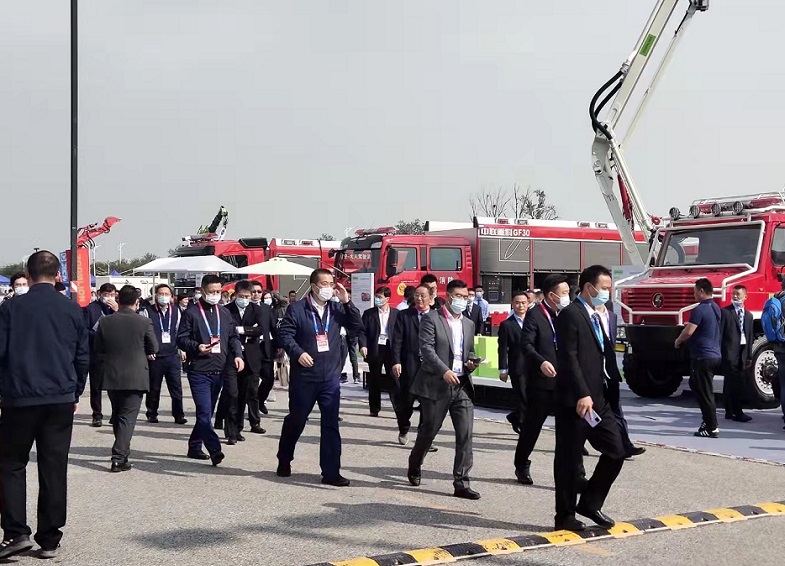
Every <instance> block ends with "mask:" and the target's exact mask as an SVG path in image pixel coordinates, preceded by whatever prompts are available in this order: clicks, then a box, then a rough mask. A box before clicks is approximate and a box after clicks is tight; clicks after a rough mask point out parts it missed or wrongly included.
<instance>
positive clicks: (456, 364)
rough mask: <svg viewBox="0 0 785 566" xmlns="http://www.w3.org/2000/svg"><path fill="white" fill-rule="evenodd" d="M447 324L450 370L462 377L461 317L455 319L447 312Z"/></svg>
mask: <svg viewBox="0 0 785 566" xmlns="http://www.w3.org/2000/svg"><path fill="white" fill-rule="evenodd" d="M447 322H448V323H449V324H450V330H451V331H452V354H453V363H452V365H453V367H452V368H451V369H452V370H453V371H454V372H455V374H456V375H463V315H460V316H458V317H457V318H456V317H455V316H453V315H452V314H451V313H449V312H448V313H447Z"/></svg>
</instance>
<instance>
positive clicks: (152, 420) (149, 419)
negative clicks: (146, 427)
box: [147, 417, 158, 424]
mask: <svg viewBox="0 0 785 566" xmlns="http://www.w3.org/2000/svg"><path fill="white" fill-rule="evenodd" d="M147 422H148V423H150V424H158V417H147Z"/></svg>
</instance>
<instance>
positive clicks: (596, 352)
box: [553, 265, 626, 531]
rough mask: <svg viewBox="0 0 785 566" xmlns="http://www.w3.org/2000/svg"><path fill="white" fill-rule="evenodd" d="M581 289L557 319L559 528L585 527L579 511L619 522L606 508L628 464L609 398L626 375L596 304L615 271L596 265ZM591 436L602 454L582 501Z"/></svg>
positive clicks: (604, 522)
mask: <svg viewBox="0 0 785 566" xmlns="http://www.w3.org/2000/svg"><path fill="white" fill-rule="evenodd" d="M579 286H580V289H581V292H580V295H578V298H577V299H576V300H575V302H573V303H572V304H571V305H570V306H568V307H567V308H565V309H564V310H562V311H561V313H560V314H559V316H558V317H557V318H556V321H555V329H556V347H557V360H558V371H557V372H556V390H555V393H556V404H557V406H556V411H555V412H556V457H555V458H554V463H553V468H554V479H555V483H556V518H555V523H556V529H557V530H561V529H564V530H571V531H580V530H583V529H584V528H585V525H584V524H583V522H581V521H579V520H578V519H576V518H575V514H576V513H578V514H580V515H582V516H584V517H587V518H589V519H591V520H592V521H594V522H595V523H597V524H598V525H600V526H601V527H603V528H606V529H607V528H611V527H613V526H614V524H615V522H614V521H613V519H611V518H610V517H608V516H607V515H605V513H603V512H602V506H603V504H604V503H605V499H606V497H607V496H608V492H609V491H610V488H611V486H612V485H613V482H614V481H615V480H616V477H617V476H618V475H619V472H620V471H621V468H622V465H623V464H624V457H625V456H626V454H625V452H624V447H623V446H622V441H621V433H620V432H619V426H618V424H617V422H616V416H615V415H614V414H613V411H612V410H611V407H610V403H609V400H608V398H607V387H608V383H609V382H611V381H612V380H614V379H617V380H620V376H619V368H618V366H617V365H616V353H615V351H614V349H613V345H612V344H611V341H610V339H609V338H608V336H607V335H606V333H605V332H604V331H603V328H602V322H601V321H600V317H599V314H597V312H596V310H595V309H596V307H598V306H601V305H604V304H605V303H607V302H608V300H609V299H610V289H611V273H610V271H608V269H607V268H605V267H602V266H600V265H593V266H591V267H588V268H586V269H585V270H584V271H583V272H582V273H581V276H580V280H579ZM586 440H588V441H589V442H590V443H591V445H592V446H593V447H594V448H595V449H596V450H598V451H599V452H600V454H601V455H600V459H599V461H598V462H597V466H596V467H595V469H594V474H593V475H592V477H591V479H589V481H588V483H587V485H586V487H585V489H584V490H583V492H582V494H581V500H580V502H579V503H578V504H577V506H576V498H577V495H578V485H579V476H580V466H581V463H582V461H583V457H582V455H581V451H582V450H583V445H584V443H585V442H586Z"/></svg>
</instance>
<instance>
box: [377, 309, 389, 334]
mask: <svg viewBox="0 0 785 566" xmlns="http://www.w3.org/2000/svg"><path fill="white" fill-rule="evenodd" d="M389 321H390V309H389V308H388V309H387V310H386V311H383V310H382V309H379V324H380V325H381V326H380V329H381V330H380V334H382V335H384V336H388V334H387V323H388V322H389Z"/></svg>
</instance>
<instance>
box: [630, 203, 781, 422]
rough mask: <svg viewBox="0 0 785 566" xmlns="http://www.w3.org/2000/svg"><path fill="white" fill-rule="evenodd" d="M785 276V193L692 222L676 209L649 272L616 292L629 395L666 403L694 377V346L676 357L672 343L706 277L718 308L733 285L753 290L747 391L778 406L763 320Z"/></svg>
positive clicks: (710, 206) (699, 210)
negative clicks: (699, 281) (691, 351)
mask: <svg viewBox="0 0 785 566" xmlns="http://www.w3.org/2000/svg"><path fill="white" fill-rule="evenodd" d="M784 272H785V198H783V194H782V193H765V194H759V195H751V196H740V197H728V198H720V199H706V200H700V201H696V202H694V203H693V204H692V206H690V209H689V213H688V214H687V215H682V213H681V212H680V211H679V209H678V208H672V209H671V210H670V222H669V223H668V225H666V226H664V227H662V228H660V229H659V230H658V231H657V233H656V239H655V245H654V246H653V248H652V252H651V253H650V255H649V259H648V266H647V268H646V269H645V271H644V272H643V273H642V274H641V275H638V276H634V277H630V278H628V279H624V280H622V281H619V282H617V283H616V285H615V297H616V300H615V302H617V303H618V305H619V306H620V307H621V310H622V317H623V321H620V323H622V324H623V325H624V326H623V329H624V332H625V333H626V339H627V349H626V352H625V355H624V377H625V380H626V381H627V383H628V385H629V387H630V389H631V390H632V391H633V392H634V393H636V394H637V395H640V396H644V397H666V396H669V395H671V394H673V393H674V392H675V391H676V390H677V389H678V387H679V384H680V383H681V381H682V377H683V376H685V375H688V374H689V359H688V356H687V347H688V346H689V343H687V345H686V347H685V348H680V349H679V350H676V349H675V348H674V341H675V340H676V337H677V336H678V335H679V333H680V332H681V329H682V327H683V325H684V324H685V323H687V322H688V321H689V316H690V311H691V310H692V309H694V308H695V307H696V306H697V303H695V300H694V298H693V288H694V284H695V281H696V280H697V279H699V278H701V277H705V278H708V279H709V280H710V281H711V282H712V285H713V286H714V298H715V300H716V301H717V303H718V305H719V306H720V307H724V306H727V305H728V304H730V301H731V296H732V294H733V288H734V286H736V285H743V286H745V287H746V288H747V292H748V294H747V301H746V304H745V307H746V308H747V309H748V310H749V311H751V312H752V313H753V316H754V319H755V325H754V343H753V345H752V364H751V367H750V368H749V369H748V370H747V380H748V384H749V389H750V391H752V392H754V394H755V399H753V401H754V405H755V406H757V407H771V406H776V404H777V400H776V398H775V391H774V390H773V387H772V384H773V382H774V380H775V379H776V373H777V361H776V359H775V357H774V354H773V352H772V349H771V345H770V344H769V343H767V341H766V337H765V336H764V335H763V331H762V328H761V322H760V318H761V311H762V310H763V304H764V303H765V302H766V300H767V299H768V298H769V297H771V296H772V295H773V294H774V293H777V292H779V291H780V289H781V285H782V283H781V282H782V279H783V273H784Z"/></svg>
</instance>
